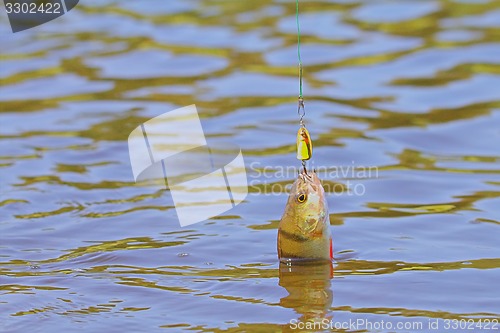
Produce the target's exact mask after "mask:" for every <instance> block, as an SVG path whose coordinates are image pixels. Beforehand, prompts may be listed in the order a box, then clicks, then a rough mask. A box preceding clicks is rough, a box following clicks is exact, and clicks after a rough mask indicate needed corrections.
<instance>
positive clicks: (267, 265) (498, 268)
mask: <svg viewBox="0 0 500 333" xmlns="http://www.w3.org/2000/svg"><path fill="white" fill-rule="evenodd" d="M294 14H295V3H294V2H293V1H279V0H254V1H215V0H186V1H161V2H160V1H153V0H144V1H140V2H130V1H118V0H103V1H91V0H88V1H80V3H79V4H78V6H76V7H75V8H74V9H73V10H71V12H69V13H68V14H67V15H64V16H62V17H60V18H58V19H56V20H54V21H51V22H49V23H47V24H44V25H41V26H39V27H37V28H35V29H30V30H26V31H24V32H22V33H17V34H12V32H11V31H10V28H9V27H8V24H7V17H6V15H5V11H3V10H0V39H1V44H2V49H1V51H0V61H1V64H0V80H1V86H0V281H1V282H0V283H1V286H0V308H1V311H2V312H1V313H2V315H3V317H2V318H1V320H0V331H2V332H3V331H5V332H25V331H30V332H53V331H54V328H55V327H57V328H58V329H59V330H61V331H63V330H64V331H74V330H75V327H79V328H80V329H82V330H84V331H87V332H101V331H109V330H110V327H112V328H113V329H114V330H121V331H137V332H153V331H156V330H158V329H159V328H162V329H170V330H171V331H174V332H176V331H180V330H190V331H196V332H203V331H205V332H242V331H246V332H249V331H250V332H252V331H256V332H280V331H286V330H291V329H292V328H291V325H290V321H291V320H319V319H320V318H326V319H330V318H331V319H332V320H333V321H334V322H335V323H342V322H348V321H349V320H358V319H362V320H367V321H370V322H372V323H374V322H380V321H382V320H383V321H385V322H391V323H394V324H395V323H396V322H399V321H401V322H414V321H419V322H422V323H425V324H427V323H428V321H429V320H438V321H439V323H440V324H441V325H443V324H444V321H445V320H466V319H467V320H468V319H473V320H474V321H476V322H478V321H479V320H480V319H481V318H496V317H498V314H499V313H500V307H499V303H498V299H500V294H499V291H498V288H496V285H497V284H498V279H499V278H500V275H499V274H500V252H499V247H498V228H499V224H500V210H499V207H500V189H499V186H500V151H499V149H498V142H499V135H500V132H499V124H500V111H499V110H500V95H499V93H498V88H497V87H498V86H499V83H500V75H499V74H500V61H499V57H498V54H500V46H499V44H498V41H499V36H500V26H499V22H500V12H499V10H498V1H497V0H481V1H475V0H426V1H406V0H390V1H384V0H379V1H363V0H328V1H327V0H311V1H303V2H302V5H301V27H302V30H303V32H302V34H303V38H302V46H303V49H302V51H303V53H302V60H303V63H304V75H305V77H304V95H305V102H306V109H307V116H306V121H307V127H308V129H309V131H310V132H311V135H312V140H313V141H314V143H315V147H314V149H315V155H314V157H313V159H314V160H313V161H312V162H314V165H315V167H317V168H318V169H321V170H326V171H325V173H324V174H323V175H322V179H323V181H324V183H325V188H326V189H327V190H328V195H327V200H328V204H329V207H330V222H331V228H332V235H333V240H334V244H335V251H336V253H335V258H336V260H337V263H336V267H335V276H334V278H333V279H332V280H330V279H329V275H328V274H327V271H328V270H327V269H325V271H324V272H323V271H322V270H321V268H307V269H305V268H304V269H298V270H297V271H294V269H295V267H293V269H292V272H288V271H286V269H285V270H284V271H283V270H282V267H281V268H280V267H279V264H278V261H277V256H276V232H277V227H278V219H279V218H280V216H281V215H282V213H283V209H284V205H285V202H286V197H287V194H284V193H281V192H282V188H283V187H285V186H286V185H289V184H291V183H292V181H293V179H294V178H295V177H296V175H295V173H293V172H292V173H290V174H283V173H281V174H280V173H279V171H280V170H282V169H283V168H284V167H297V166H298V165H297V161H296V159H295V156H294V155H295V152H294V150H295V144H294V143H295V135H296V131H297V115H296V95H297V93H298V82H297V65H296V59H297V58H296V57H297V54H296V37H297V36H296V26H295V16H294ZM190 104H196V106H197V109H198V111H199V113H200V116H201V118H202V119H201V122H202V126H203V130H204V132H205V134H206V136H207V139H208V140H210V141H211V142H213V144H214V146H219V144H222V143H226V142H231V143H234V144H236V145H238V146H240V147H241V149H242V152H243V155H244V158H245V163H246V164H247V168H248V181H249V183H250V188H249V192H250V195H249V196H248V197H247V198H246V200H245V202H243V203H242V204H240V205H238V206H237V207H236V208H234V209H232V210H230V211H229V212H227V214H226V215H224V216H219V217H215V218H212V219H210V220H208V221H206V222H204V223H200V224H196V225H192V226H190V227H189V228H179V227H178V223H177V221H178V219H177V216H176V213H175V209H174V203H173V201H172V198H171V195H170V193H169V191H168V190H165V189H164V188H162V187H158V186H155V184H151V183H148V182H139V183H137V184H136V183H135V182H134V180H133V176H132V172H131V168H130V162H129V156H128V149H127V138H128V135H129V133H130V132H131V131H132V130H133V129H134V128H136V127H137V126H139V125H140V124H141V123H143V122H145V121H147V120H148V119H151V118H154V117H155V116H158V115H160V114H163V113H165V112H167V111H169V110H173V109H175V108H178V107H182V106H186V105H190ZM348 168H354V170H358V171H359V170H363V169H365V170H366V169H367V168H368V169H370V170H375V171H376V172H373V173H372V174H371V175H366V176H362V175H361V174H359V173H356V172H354V174H352V173H349V172H347V173H345V174H342V172H339V173H337V174H335V173H334V172H331V171H332V170H347V169H348ZM308 270H312V272H310V271H308ZM332 290H333V291H334V292H335V300H334V301H333V303H332V304H330V302H332V301H331V298H332V293H331V292H332ZM440 328H441V330H439V331H443V330H444V326H441V327H440ZM361 330H365V331H376V330H375V329H359V331H361ZM351 331H353V330H352V329H351ZM378 331H382V332H384V331H387V332H393V331H395V330H394V329H392V330H391V329H385V330H384V329H381V330H378ZM408 331H412V330H408ZM418 331H419V332H426V331H427V332H430V331H431V330H426V329H422V330H418ZM456 331H458V332H460V329H459V330H456ZM462 331H463V332H470V331H471V330H462ZM474 331H480V330H479V329H477V330H474ZM433 332H436V330H433Z"/></svg>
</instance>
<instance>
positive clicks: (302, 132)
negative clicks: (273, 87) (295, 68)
mask: <svg viewBox="0 0 500 333" xmlns="http://www.w3.org/2000/svg"><path fill="white" fill-rule="evenodd" d="M295 21H296V23H297V57H298V60H299V101H298V108H297V114H298V115H299V125H300V128H299V131H298V133H297V159H299V160H301V161H302V167H303V168H304V173H305V174H307V169H306V161H307V160H308V159H310V158H311V156H312V141H311V136H310V135H309V132H308V130H307V128H306V125H305V123H304V117H305V115H306V109H305V107H304V96H303V95H302V59H301V57H300V24H299V0H296V1H295Z"/></svg>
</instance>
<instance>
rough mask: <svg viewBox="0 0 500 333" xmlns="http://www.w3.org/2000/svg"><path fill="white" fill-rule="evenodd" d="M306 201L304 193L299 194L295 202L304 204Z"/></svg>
mask: <svg viewBox="0 0 500 333" xmlns="http://www.w3.org/2000/svg"><path fill="white" fill-rule="evenodd" d="M306 200H307V195H306V194H304V193H301V194H299V196H298V197H297V201H298V202H299V203H303V202H304V201H306Z"/></svg>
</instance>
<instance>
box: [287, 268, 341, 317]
mask: <svg viewBox="0 0 500 333" xmlns="http://www.w3.org/2000/svg"><path fill="white" fill-rule="evenodd" d="M279 274H280V275H279V285H280V286H281V287H283V288H285V289H286V291H287V292H288V295H287V296H285V297H283V298H281V300H280V305H281V306H282V307H285V308H290V309H294V310H295V312H297V314H299V315H300V317H299V318H298V319H297V320H298V321H299V322H302V323H306V322H313V323H314V322H317V323H321V322H322V321H323V320H325V319H327V320H331V315H329V314H330V311H329V309H330V307H331V306H332V301H333V291H332V289H331V279H332V278H333V265H332V263H322V264H311V265H307V264H304V265H288V264H283V263H280V268H279Z"/></svg>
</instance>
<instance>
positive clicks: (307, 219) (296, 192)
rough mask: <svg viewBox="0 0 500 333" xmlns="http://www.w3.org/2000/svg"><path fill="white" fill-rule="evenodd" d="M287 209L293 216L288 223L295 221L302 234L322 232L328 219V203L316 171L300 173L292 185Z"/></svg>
mask: <svg viewBox="0 0 500 333" xmlns="http://www.w3.org/2000/svg"><path fill="white" fill-rule="evenodd" d="M286 209H287V210H289V211H288V215H289V216H290V217H292V218H291V219H290V220H291V221H288V223H294V224H295V227H296V228H297V229H298V231H300V232H301V233H302V234H311V233H318V232H322V230H323V229H324V228H325V221H328V204H327V201H326V199H325V190H324V189H323V186H322V185H321V181H320V180H319V178H318V175H317V174H316V172H314V171H308V172H305V171H302V172H300V173H299V175H298V177H297V179H296V180H295V182H294V184H293V185H292V188H291V192H290V196H289V198H288V203H287V208H286ZM327 224H328V225H329V223H327Z"/></svg>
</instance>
